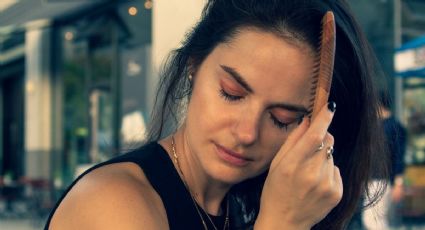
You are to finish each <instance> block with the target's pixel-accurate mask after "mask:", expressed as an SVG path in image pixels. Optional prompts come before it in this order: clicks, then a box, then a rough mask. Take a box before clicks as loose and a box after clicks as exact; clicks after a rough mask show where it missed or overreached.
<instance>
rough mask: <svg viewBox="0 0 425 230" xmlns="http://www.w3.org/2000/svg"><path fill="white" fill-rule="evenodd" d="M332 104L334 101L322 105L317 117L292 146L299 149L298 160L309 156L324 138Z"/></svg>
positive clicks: (331, 114) (329, 122) (330, 119)
mask: <svg viewBox="0 0 425 230" xmlns="http://www.w3.org/2000/svg"><path fill="white" fill-rule="evenodd" d="M333 104H335V103H334V102H330V103H328V104H327V105H325V106H323V107H322V109H321V110H320V112H319V114H318V115H317V117H316V118H315V119H314V121H312V122H311V124H310V127H309V128H308V129H307V131H306V132H305V133H304V135H303V136H302V137H301V138H300V139H299V141H298V142H297V143H296V145H295V146H294V149H295V148H297V149H299V151H300V153H299V154H297V157H298V158H299V160H301V159H304V158H307V157H311V156H312V154H314V153H315V152H316V150H317V148H318V147H319V146H320V145H321V143H322V141H323V140H324V139H325V136H326V134H327V132H328V128H329V125H330V124H331V122H332V118H333V116H334V111H335V107H334V105H333Z"/></svg>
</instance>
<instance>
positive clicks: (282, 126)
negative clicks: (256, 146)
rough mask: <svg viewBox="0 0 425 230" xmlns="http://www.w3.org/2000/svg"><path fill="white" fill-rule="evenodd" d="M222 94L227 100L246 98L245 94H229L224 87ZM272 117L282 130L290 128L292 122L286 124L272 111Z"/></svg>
mask: <svg viewBox="0 0 425 230" xmlns="http://www.w3.org/2000/svg"><path fill="white" fill-rule="evenodd" d="M220 96H221V97H223V98H224V99H225V100H226V101H240V100H242V99H243V98H244V97H243V96H236V95H232V94H229V93H227V92H226V91H224V89H220ZM270 119H271V120H272V121H273V124H274V125H275V126H276V127H277V128H279V129H281V130H285V131H287V130H288V126H289V125H290V124H286V123H283V122H280V121H279V120H278V119H276V117H274V116H273V114H271V113H270Z"/></svg>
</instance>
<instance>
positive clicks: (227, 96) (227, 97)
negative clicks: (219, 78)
mask: <svg viewBox="0 0 425 230" xmlns="http://www.w3.org/2000/svg"><path fill="white" fill-rule="evenodd" d="M220 96H221V97H223V98H224V99H225V100H226V101H239V100H242V99H243V98H244V97H243V96H239V95H233V94H230V93H227V92H226V91H225V90H224V89H220Z"/></svg>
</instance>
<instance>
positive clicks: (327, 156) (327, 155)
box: [326, 146, 334, 159]
mask: <svg viewBox="0 0 425 230" xmlns="http://www.w3.org/2000/svg"><path fill="white" fill-rule="evenodd" d="M333 153H334V147H333V146H329V147H328V149H327V150H326V158H327V159H331V158H332V154H333Z"/></svg>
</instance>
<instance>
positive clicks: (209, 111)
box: [187, 81, 230, 135]
mask: <svg viewBox="0 0 425 230" xmlns="http://www.w3.org/2000/svg"><path fill="white" fill-rule="evenodd" d="M220 100H221V98H220V96H219V92H218V90H215V88H214V87H213V86H212V83H210V84H208V82H202V81H199V82H197V84H196V85H194V89H193V92H192V96H191V99H190V102H189V106H188V111H187V112H188V113H187V119H188V120H189V121H190V122H188V125H191V126H193V127H192V132H200V131H204V132H205V131H208V132H211V131H214V130H217V129H220V128H222V127H223V126H226V124H228V120H229V117H230V116H229V115H230V114H229V113H228V112H226V111H223V110H224V109H225V106H223V104H222V101H220ZM204 135H205V134H204Z"/></svg>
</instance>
